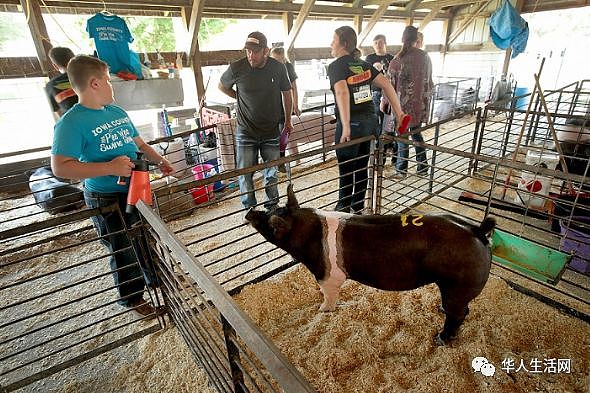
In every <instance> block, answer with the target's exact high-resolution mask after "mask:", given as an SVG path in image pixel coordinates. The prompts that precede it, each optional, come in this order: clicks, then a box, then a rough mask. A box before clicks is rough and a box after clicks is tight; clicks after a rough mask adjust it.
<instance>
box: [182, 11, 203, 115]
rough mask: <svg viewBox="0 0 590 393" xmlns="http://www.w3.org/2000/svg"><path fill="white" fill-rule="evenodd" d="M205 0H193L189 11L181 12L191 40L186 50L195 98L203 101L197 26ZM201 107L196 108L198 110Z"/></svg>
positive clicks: (198, 25) (199, 24)
mask: <svg viewBox="0 0 590 393" xmlns="http://www.w3.org/2000/svg"><path fill="white" fill-rule="evenodd" d="M204 3H205V0H194V1H193V6H192V8H191V9H190V12H189V11H185V12H184V13H183V14H186V15H188V34H189V37H190V40H191V43H190V49H189V50H188V52H187V55H188V60H189V61H190V62H191V68H192V69H193V73H194V75H195V83H196V85H197V98H198V99H199V102H203V99H204V97H205V85H204V83H203V71H202V70H201V51H200V49H199V39H198V37H199V28H200V26H201V17H202V15H203V5H204ZM200 109H201V108H197V110H200Z"/></svg>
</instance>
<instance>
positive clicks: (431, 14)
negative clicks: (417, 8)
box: [418, 7, 440, 31]
mask: <svg viewBox="0 0 590 393" xmlns="http://www.w3.org/2000/svg"><path fill="white" fill-rule="evenodd" d="M438 11H440V8H436V7H434V8H433V9H432V10H430V12H429V13H428V15H426V16H425V17H424V19H422V21H421V22H420V26H419V27H418V31H424V28H425V27H426V25H427V24H429V23H430V22H432V20H433V19H434V18H435V17H436V14H438Z"/></svg>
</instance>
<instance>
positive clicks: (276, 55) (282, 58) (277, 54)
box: [270, 46, 301, 173]
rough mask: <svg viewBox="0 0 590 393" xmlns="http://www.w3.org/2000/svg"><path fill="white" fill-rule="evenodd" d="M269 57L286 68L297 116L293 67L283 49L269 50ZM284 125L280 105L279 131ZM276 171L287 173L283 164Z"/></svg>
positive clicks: (282, 153)
mask: <svg viewBox="0 0 590 393" xmlns="http://www.w3.org/2000/svg"><path fill="white" fill-rule="evenodd" d="M270 57H272V58H273V59H275V60H277V61H279V62H281V63H283V64H284V65H285V68H287V75H288V76H289V81H290V82H291V94H292V100H293V114H294V115H295V116H299V115H300V114H301V110H299V93H298V91H297V73H296V72H295V67H294V66H293V64H291V63H290V62H289V59H287V55H286V53H285V48H283V47H282V46H275V47H273V48H272V49H271V50H270ZM284 124H285V112H284V110H283V107H282V105H281V121H280V122H279V131H282V130H283V127H284ZM280 156H281V157H285V152H284V151H281V152H280ZM278 169H279V172H283V173H284V172H286V171H287V169H286V168H285V165H284V164H282V165H279V168H278Z"/></svg>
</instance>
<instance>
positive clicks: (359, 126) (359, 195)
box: [335, 114, 379, 213]
mask: <svg viewBox="0 0 590 393" xmlns="http://www.w3.org/2000/svg"><path fill="white" fill-rule="evenodd" d="M378 127H379V120H378V118H377V115H374V114H372V115H351V120H350V134H351V139H355V138H360V137H363V136H369V135H375V134H376V133H377V132H378ZM341 136H342V123H341V122H340V120H338V122H337V123H336V141H335V142H336V144H339V143H340V137H341ZM370 152H371V142H370V141H367V142H363V143H359V144H356V145H353V146H349V147H345V148H340V149H336V158H337V159H338V172H339V176H340V187H339V189H338V203H337V204H336V210H337V211H342V212H347V213H349V212H352V213H359V212H360V211H361V210H363V208H364V206H365V194H366V193H367V177H368V174H367V170H368V168H367V165H368V163H369V153H370Z"/></svg>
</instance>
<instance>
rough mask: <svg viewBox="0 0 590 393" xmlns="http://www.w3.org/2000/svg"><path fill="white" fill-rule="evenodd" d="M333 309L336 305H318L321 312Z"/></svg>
mask: <svg viewBox="0 0 590 393" xmlns="http://www.w3.org/2000/svg"><path fill="white" fill-rule="evenodd" d="M335 309H336V306H333V307H330V306H327V305H324V304H322V305H321V306H320V311H321V312H330V311H334V310H335Z"/></svg>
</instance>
